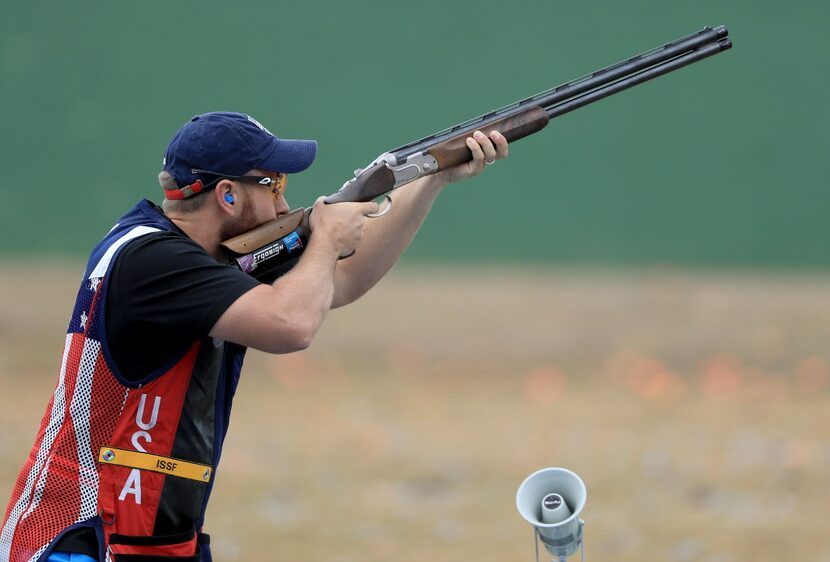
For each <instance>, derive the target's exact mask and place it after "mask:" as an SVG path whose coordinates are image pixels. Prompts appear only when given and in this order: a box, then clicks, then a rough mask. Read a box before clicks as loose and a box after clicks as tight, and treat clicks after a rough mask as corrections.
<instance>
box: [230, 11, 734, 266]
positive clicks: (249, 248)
mask: <svg viewBox="0 0 830 562" xmlns="http://www.w3.org/2000/svg"><path fill="white" fill-rule="evenodd" d="M731 47H732V41H731V40H730V39H729V37H728V30H727V28H726V26H722V25H721V26H718V27H714V28H711V27H705V28H703V29H702V30H700V31H698V32H697V33H693V34H691V35H689V36H687V37H682V38H680V39H677V40H676V41H672V42H671V43H667V44H665V45H663V46H661V47H658V48H656V49H652V50H650V51H646V52H645V53H642V54H639V55H636V56H633V57H631V58H628V59H625V60H623V61H621V62H618V63H616V64H613V65H611V66H608V67H606V68H603V69H601V70H598V71H596V72H593V73H591V74H587V75H585V76H583V77H581V78H577V79H576V80H572V81H570V82H566V83H565V84H562V85H559V86H555V87H553V88H550V89H548V90H545V91H544V92H540V93H538V94H536V95H533V96H530V97H529V98H525V99H523V100H520V101H517V102H515V103H512V104H510V105H508V106H505V107H503V108H501V109H498V110H495V111H491V112H489V113H485V114H484V115H480V116H478V117H476V118H474V119H470V120H468V121H464V122H463V123H459V124H458V125H454V126H452V127H449V128H448V129H444V130H443V131H439V132H437V133H435V134H432V135H429V136H427V137H424V138H421V139H418V140H416V141H413V142H411V143H408V144H406V145H403V146H400V147H398V148H396V149H394V150H391V151H389V152H384V153H383V154H381V155H380V156H378V157H377V158H376V159H375V160H374V161H373V162H372V163H371V164H369V165H368V166H367V167H366V168H364V169H358V170H356V171H355V177H354V178H352V179H350V180H349V181H347V182H346V183H344V184H343V187H341V188H340V190H339V191H337V192H336V193H334V194H333V195H330V196H328V197H327V198H326V203H340V202H348V201H352V202H363V201H371V200H373V199H376V198H378V197H380V196H382V195H386V194H387V193H389V192H390V191H392V190H394V189H397V188H398V187H400V186H402V185H405V184H407V183H409V182H411V181H414V180H416V179H418V178H420V177H423V176H427V175H430V174H434V173H436V172H439V171H440V170H443V169H446V168H449V167H452V166H455V165H458V164H461V163H463V162H468V161H469V160H471V159H472V153H471V152H470V149H469V148H467V146H466V143H465V139H466V137H468V136H469V135H470V134H471V133H473V132H474V131H478V130H480V131H482V132H483V133H485V134H489V133H490V131H493V130H498V131H499V132H500V133H502V134H503V135H504V136H505V137H506V138H507V140H508V141H509V142H513V141H515V140H518V139H521V138H524V137H526V136H528V135H531V134H533V133H535V132H538V131H540V130H541V129H543V128H544V127H545V126H546V125H547V124H548V121H549V120H550V119H553V118H554V117H558V116H560V115H564V114H566V113H569V112H571V111H573V110H575V109H578V108H580V107H584V106H586V105H589V104H591V103H594V102H596V101H599V100H601V99H604V98H606V97H608V96H610V95H613V94H616V93H618V92H621V91H623V90H627V89H628V88H631V87H633V86H636V85H638V84H642V83H643V82H646V81H648V80H651V79H653V78H656V77H658V76H662V75H664V74H667V73H669V72H672V71H674V70H677V69H679V68H682V67H684V66H688V65H690V64H692V63H695V62H697V61H700V60H703V59H705V58H708V57H710V56H712V55H715V54H717V53H720V52H723V51H725V50H727V49H729V48H731ZM390 204H391V199H390ZM301 211H302V212H301ZM310 212H311V210H310V209H304V210H303V209H297V210H296V211H294V212H292V213H290V214H289V215H285V216H283V217H280V218H277V219H275V220H274V221H270V222H268V223H265V224H263V225H260V226H259V227H257V228H255V229H254V230H252V231H250V232H246V233H244V234H241V235H239V236H237V237H235V238H232V239H230V240H226V241H225V242H223V243H222V247H223V248H224V249H225V250H226V251H227V252H228V254H229V255H230V257H231V258H232V259H233V260H235V261H236V263H237V265H238V266H239V267H240V269H242V270H243V271H245V272H247V273H250V274H251V275H253V276H254V277H256V278H257V279H259V280H261V281H266V282H270V281H273V280H274V279H276V277H278V276H279V275H282V274H283V273H285V272H287V271H288V270H290V269H291V268H292V267H293V266H294V264H296V262H297V260H298V259H299V257H300V255H301V254H302V251H303V249H304V247H305V244H306V242H307V241H308V237H309V236H310V235H311V232H310V228H309V226H308V225H309V222H308V215H309V213H310Z"/></svg>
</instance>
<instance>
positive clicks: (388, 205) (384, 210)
mask: <svg viewBox="0 0 830 562" xmlns="http://www.w3.org/2000/svg"><path fill="white" fill-rule="evenodd" d="M383 197H384V199H386V206H385V207H383V208H382V209H381V210H380V211H378V212H377V213H370V214H368V215H366V217H367V218H370V219H376V218H379V217H382V216H383V215H385V214H386V213H388V212H389V211H390V210H391V209H392V198H391V197H390V196H389V195H388V194H385V195H384V196H383Z"/></svg>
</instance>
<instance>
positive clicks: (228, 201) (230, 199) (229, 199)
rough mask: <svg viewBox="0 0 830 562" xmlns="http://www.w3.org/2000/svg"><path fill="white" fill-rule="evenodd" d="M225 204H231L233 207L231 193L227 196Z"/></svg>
mask: <svg viewBox="0 0 830 562" xmlns="http://www.w3.org/2000/svg"><path fill="white" fill-rule="evenodd" d="M225 203H230V204H231V205H233V195H231V194H230V193H226V194H225Z"/></svg>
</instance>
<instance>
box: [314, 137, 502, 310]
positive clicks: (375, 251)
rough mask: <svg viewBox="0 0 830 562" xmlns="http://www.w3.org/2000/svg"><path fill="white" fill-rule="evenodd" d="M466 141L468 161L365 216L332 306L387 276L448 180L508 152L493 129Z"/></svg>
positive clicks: (475, 170) (340, 266)
mask: <svg viewBox="0 0 830 562" xmlns="http://www.w3.org/2000/svg"><path fill="white" fill-rule="evenodd" d="M467 146H468V147H469V148H470V151H471V152H472V154H473V159H472V160H471V161H469V162H466V163H464V164H461V165H459V166H455V167H453V168H450V169H448V170H444V171H442V172H440V173H438V174H435V175H432V176H426V177H424V178H421V179H419V180H416V181H414V182H412V183H411V184H409V185H407V186H405V187H403V188H401V189H399V190H397V191H395V192H394V195H393V198H394V204H393V206H392V209H391V210H390V211H389V212H388V213H387V214H386V215H384V216H383V217H381V218H378V219H370V220H369V221H367V223H366V228H365V231H364V234H363V239H362V241H361V242H360V246H358V248H357V251H356V252H355V255H354V256H352V257H350V258H348V259H345V260H343V261H341V262H339V263H337V266H336V267H337V269H336V274H335V282H334V299H333V301H332V308H337V307H339V306H343V305H346V304H349V303H351V302H354V301H355V300H357V299H358V298H360V297H361V296H362V295H364V294H365V293H366V292H367V291H368V290H369V289H371V288H372V287H373V286H374V285H375V284H376V283H377V282H378V281H380V280H381V279H382V278H383V276H384V275H386V273H387V272H388V271H389V270H390V269H391V268H392V266H393V265H395V263H396V262H397V261H398V259H399V258H400V257H401V254H403V252H404V250H406V248H407V247H409V244H410V243H411V242H412V239H413V238H414V237H415V234H416V233H417V232H418V229H420V227H421V225H422V224H423V222H424V219H426V216H427V214H428V213H429V210H430V209H431V208H432V204H433V203H434V202H435V199H436V198H437V197H438V194H439V193H441V190H442V189H443V188H444V187H445V186H446V185H447V184H448V183H453V182H457V181H461V180H463V179H466V178H469V177H472V176H475V175H478V174H480V173H481V172H482V171H483V170H484V167H485V161H486V162H494V161H495V160H500V159H502V158H506V157H507V153H508V150H507V139H505V138H504V136H503V135H501V134H500V133H498V132H496V131H494V132H493V133H491V135H490V137H489V138H488V137H487V136H485V135H484V134H482V133H480V132H476V134H475V135H473V136H472V137H471V138H469V139H467ZM342 204H343V203H337V204H336V205H342ZM336 205H335V206H336ZM312 216H313V214H312ZM312 240H313V237H312Z"/></svg>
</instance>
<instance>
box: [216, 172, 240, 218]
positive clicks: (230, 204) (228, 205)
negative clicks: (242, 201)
mask: <svg viewBox="0 0 830 562" xmlns="http://www.w3.org/2000/svg"><path fill="white" fill-rule="evenodd" d="M237 196H238V193H237V190H236V186H235V185H234V184H233V182H231V181H228V180H220V181H219V183H217V184H216V187H215V188H213V197H214V198H215V199H216V204H217V205H219V208H220V209H221V210H222V211H224V212H226V213H228V214H231V215H232V214H234V211H235V205H236V202H237Z"/></svg>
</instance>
